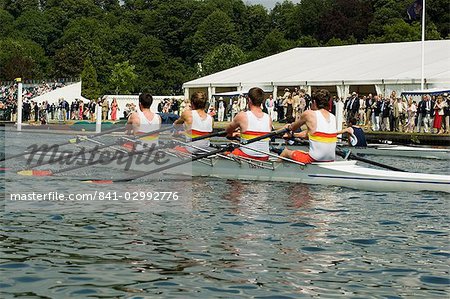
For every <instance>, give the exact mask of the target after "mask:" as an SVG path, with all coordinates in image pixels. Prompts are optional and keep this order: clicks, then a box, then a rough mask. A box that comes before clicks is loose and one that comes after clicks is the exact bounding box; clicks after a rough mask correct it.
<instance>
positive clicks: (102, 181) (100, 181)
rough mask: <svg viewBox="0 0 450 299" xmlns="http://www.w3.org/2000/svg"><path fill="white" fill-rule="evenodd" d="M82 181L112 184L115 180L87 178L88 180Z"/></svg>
mask: <svg viewBox="0 0 450 299" xmlns="http://www.w3.org/2000/svg"><path fill="white" fill-rule="evenodd" d="M81 182H82V183H88V184H104V185H106V184H112V183H113V182H114V181H113V180H86V181H81Z"/></svg>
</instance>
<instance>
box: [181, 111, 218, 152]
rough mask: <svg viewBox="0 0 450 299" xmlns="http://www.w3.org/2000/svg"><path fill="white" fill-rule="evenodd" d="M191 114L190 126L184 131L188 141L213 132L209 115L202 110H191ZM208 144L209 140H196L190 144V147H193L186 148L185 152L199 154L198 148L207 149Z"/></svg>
mask: <svg viewBox="0 0 450 299" xmlns="http://www.w3.org/2000/svg"><path fill="white" fill-rule="evenodd" d="M202 112H203V113H202ZM191 113H192V124H191V125H190V129H189V130H187V131H186V132H187V137H188V138H187V139H188V141H190V140H192V139H193V138H196V137H201V136H205V135H208V134H210V133H211V132H212V131H213V120H212V117H211V115H209V114H207V113H205V112H204V111H203V110H201V111H198V110H192V111H191ZM209 144H210V143H209V139H202V140H197V141H194V142H192V143H191V145H192V146H193V147H187V150H188V151H189V152H191V153H195V152H199V151H200V152H201V150H199V149H198V148H202V149H208V148H209ZM194 146H195V147H197V148H195V147H194Z"/></svg>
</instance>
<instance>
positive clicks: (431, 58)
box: [183, 40, 450, 88]
mask: <svg viewBox="0 0 450 299" xmlns="http://www.w3.org/2000/svg"><path fill="white" fill-rule="evenodd" d="M449 53H450V40H439V41H426V42H425V78H426V80H427V82H428V83H448V84H449V85H450V55H449ZM420 78H421V42H404V43H386V44H361V45H349V46H339V47H319V48H294V49H291V50H288V51H285V52H282V53H279V54H275V55H272V56H269V57H266V58H262V59H259V60H256V61H252V62H249V63H246V64H243V65H240V66H236V67H234V68H231V69H227V70H224V71H221V72H218V73H214V74H211V75H209V76H205V77H202V78H199V79H196V80H192V81H189V82H186V83H185V84H184V85H183V87H184V88H189V87H209V86H216V87H219V86H249V85H254V86H255V85H256V86H260V85H266V86H267V85H274V86H292V85H341V84H343V83H344V84H346V85H358V84H359V85H361V84H382V83H383V82H384V83H386V84H418V83H420Z"/></svg>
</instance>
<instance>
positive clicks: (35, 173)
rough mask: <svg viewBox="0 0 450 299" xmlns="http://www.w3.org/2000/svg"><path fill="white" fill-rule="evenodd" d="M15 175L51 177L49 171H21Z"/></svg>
mask: <svg viewBox="0 0 450 299" xmlns="http://www.w3.org/2000/svg"><path fill="white" fill-rule="evenodd" d="M17 174H20V175H24V176H52V175H53V173H52V171H51V170H35V169H31V170H21V171H18V172H17Z"/></svg>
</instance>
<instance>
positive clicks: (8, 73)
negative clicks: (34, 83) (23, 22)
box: [0, 38, 49, 80]
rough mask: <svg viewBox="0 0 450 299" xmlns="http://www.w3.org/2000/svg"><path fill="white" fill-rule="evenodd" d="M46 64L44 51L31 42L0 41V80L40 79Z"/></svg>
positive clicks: (19, 40) (17, 40)
mask: <svg viewBox="0 0 450 299" xmlns="http://www.w3.org/2000/svg"><path fill="white" fill-rule="evenodd" d="M48 63H49V61H48V59H47V57H45V53H44V50H43V49H42V48H41V47H40V46H39V45H38V44H36V43H35V42H33V41H31V40H24V39H13V38H7V39H4V40H0V78H5V79H6V80H13V79H14V78H17V77H20V78H24V79H36V78H42V77H43V76H44V74H45V72H46V68H47V67H48Z"/></svg>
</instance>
